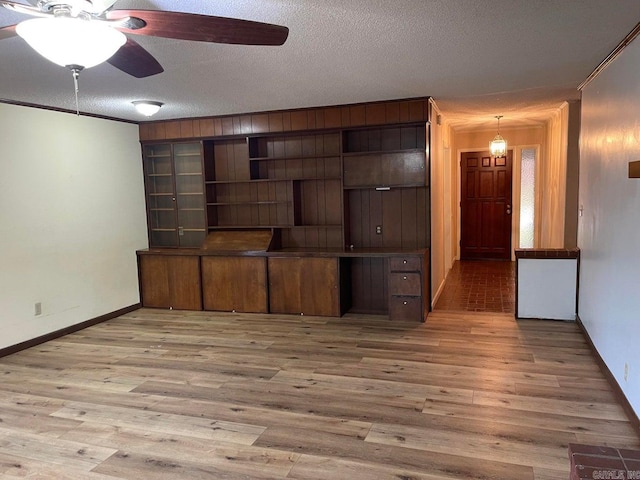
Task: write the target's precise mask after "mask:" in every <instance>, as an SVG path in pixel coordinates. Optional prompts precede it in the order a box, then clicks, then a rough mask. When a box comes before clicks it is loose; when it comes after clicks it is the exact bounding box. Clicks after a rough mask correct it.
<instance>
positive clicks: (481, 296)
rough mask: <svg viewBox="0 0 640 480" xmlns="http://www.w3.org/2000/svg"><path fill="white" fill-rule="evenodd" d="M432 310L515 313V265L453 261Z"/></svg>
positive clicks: (478, 261) (496, 262) (493, 262)
mask: <svg viewBox="0 0 640 480" xmlns="http://www.w3.org/2000/svg"><path fill="white" fill-rule="evenodd" d="M434 310H452V311H464V312H497V313H515V262H503V261H481V260H462V261H460V260H458V261H456V262H455V263H454V264H453V267H452V268H451V272H449V276H448V277H447V280H446V282H445V284H444V289H443V290H442V293H441V294H440V298H438V301H437V303H436V305H435V308H434Z"/></svg>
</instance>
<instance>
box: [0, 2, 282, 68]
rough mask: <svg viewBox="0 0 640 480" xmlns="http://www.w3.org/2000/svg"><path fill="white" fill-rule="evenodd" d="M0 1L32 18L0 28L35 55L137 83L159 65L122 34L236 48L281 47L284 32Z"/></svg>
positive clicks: (188, 16) (215, 20)
mask: <svg viewBox="0 0 640 480" xmlns="http://www.w3.org/2000/svg"><path fill="white" fill-rule="evenodd" d="M28 1H29V3H30V4H31V5H26V4H23V3H18V2H13V1H9V0H0V6H2V7H4V8H6V9H9V10H12V11H14V12H18V13H23V14H26V15H31V16H33V17H37V18H34V19H30V20H25V21H23V22H20V23H18V24H17V25H10V26H7V27H4V28H0V40H1V39H3V38H10V37H14V36H16V35H19V36H21V37H22V38H24V39H25V40H26V41H27V43H29V45H31V46H32V47H33V48H34V49H35V50H36V51H37V52H38V53H40V54H41V55H43V56H45V57H46V58H48V59H49V60H51V61H53V62H55V63H57V64H59V65H62V66H65V67H68V68H70V69H71V70H72V72H74V78H75V79H77V75H78V72H79V71H81V70H82V69H83V68H89V67H91V66H94V65H97V64H99V63H102V62H104V61H107V62H108V63H110V64H111V65H113V66H114V67H116V68H118V69H120V70H122V71H123V72H125V73H128V74H129V75H132V76H134V77H137V78H144V77H149V76H151V75H156V74H158V73H161V72H162V71H164V70H163V68H162V66H161V65H160V63H159V62H158V61H157V60H156V59H155V58H154V57H153V56H152V55H151V54H150V53H149V52H148V51H147V50H145V49H144V48H143V47H142V46H141V45H140V44H138V43H137V42H136V41H135V40H133V39H132V38H130V37H128V36H125V35H124V34H125V33H126V34H134V35H147V36H154V37H164V38H173V39H178V40H191V41H197V42H211V43H226V44H239V45H282V44H283V43H284V42H285V41H286V39H287V36H288V35H289V29H288V28H287V27H283V26H280V25H273V24H268V23H261V22H255V21H249V20H241V19H236V18H226V17H215V16H209V15H200V14H193V13H181V12H168V11H159V10H118V9H113V6H114V4H115V3H116V2H117V0H28Z"/></svg>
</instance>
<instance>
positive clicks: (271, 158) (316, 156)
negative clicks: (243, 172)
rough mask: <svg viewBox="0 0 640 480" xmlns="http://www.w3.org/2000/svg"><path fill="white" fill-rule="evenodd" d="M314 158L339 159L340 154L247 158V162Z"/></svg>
mask: <svg viewBox="0 0 640 480" xmlns="http://www.w3.org/2000/svg"><path fill="white" fill-rule="evenodd" d="M316 158H337V159H339V158H340V153H339V152H338V153H323V154H320V155H309V156H303V155H294V156H291V157H249V161H251V162H253V161H256V162H264V161H269V160H273V161H278V160H313V159H316Z"/></svg>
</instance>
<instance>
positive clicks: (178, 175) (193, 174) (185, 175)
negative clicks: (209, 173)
mask: <svg viewBox="0 0 640 480" xmlns="http://www.w3.org/2000/svg"><path fill="white" fill-rule="evenodd" d="M150 176H151V175H150ZM200 176H202V173H200V172H187V173H176V177H200Z"/></svg>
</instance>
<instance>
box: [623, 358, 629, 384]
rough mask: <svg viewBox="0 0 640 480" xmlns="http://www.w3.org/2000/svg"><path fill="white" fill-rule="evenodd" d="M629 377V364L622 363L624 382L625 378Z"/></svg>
mask: <svg viewBox="0 0 640 480" xmlns="http://www.w3.org/2000/svg"><path fill="white" fill-rule="evenodd" d="M628 377H629V364H628V363H627V362H624V381H625V382H626V381H627V378H628Z"/></svg>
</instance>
